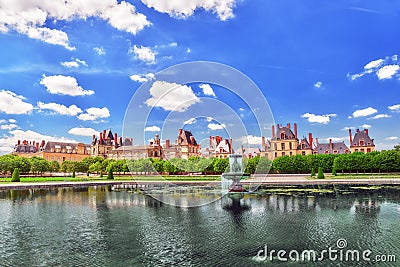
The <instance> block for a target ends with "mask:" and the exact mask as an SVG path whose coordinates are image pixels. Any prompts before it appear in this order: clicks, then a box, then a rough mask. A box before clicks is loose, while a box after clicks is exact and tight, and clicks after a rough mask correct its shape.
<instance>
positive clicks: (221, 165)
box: [213, 158, 229, 173]
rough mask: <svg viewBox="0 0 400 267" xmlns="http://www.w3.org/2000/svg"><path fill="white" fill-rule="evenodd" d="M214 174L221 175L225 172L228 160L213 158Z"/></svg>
mask: <svg viewBox="0 0 400 267" xmlns="http://www.w3.org/2000/svg"><path fill="white" fill-rule="evenodd" d="M213 166H214V172H216V173H223V172H226V171H227V169H228V167H229V159H228V158H225V159H219V158H215V159H214V162H213Z"/></svg>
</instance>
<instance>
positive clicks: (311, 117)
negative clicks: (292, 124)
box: [301, 112, 337, 124]
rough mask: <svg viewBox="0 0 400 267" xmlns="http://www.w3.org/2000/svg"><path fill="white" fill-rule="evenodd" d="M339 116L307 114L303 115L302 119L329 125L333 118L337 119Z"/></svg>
mask: <svg viewBox="0 0 400 267" xmlns="http://www.w3.org/2000/svg"><path fill="white" fill-rule="evenodd" d="M336 116H337V114H325V115H316V114H312V113H308V112H307V113H305V114H303V115H301V117H302V118H307V120H308V121H309V122H315V123H322V124H327V123H328V122H329V121H330V118H331V117H336Z"/></svg>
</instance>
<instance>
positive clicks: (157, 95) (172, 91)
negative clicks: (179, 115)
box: [145, 81, 200, 112]
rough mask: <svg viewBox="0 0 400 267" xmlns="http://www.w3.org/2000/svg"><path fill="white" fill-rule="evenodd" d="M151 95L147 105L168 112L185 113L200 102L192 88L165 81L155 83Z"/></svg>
mask: <svg viewBox="0 0 400 267" xmlns="http://www.w3.org/2000/svg"><path fill="white" fill-rule="evenodd" d="M150 95H151V98H149V99H147V100H146V102H145V104H147V105H148V106H151V107H161V108H163V109H164V110H167V111H178V112H183V111H185V110H187V109H188V108H189V107H190V106H191V105H193V104H195V103H197V102H200V99H199V98H198V97H197V96H196V95H195V94H194V93H193V91H192V88H191V87H190V86H187V85H181V84H177V83H169V82H164V81H155V82H154V83H153V85H152V86H151V88H150Z"/></svg>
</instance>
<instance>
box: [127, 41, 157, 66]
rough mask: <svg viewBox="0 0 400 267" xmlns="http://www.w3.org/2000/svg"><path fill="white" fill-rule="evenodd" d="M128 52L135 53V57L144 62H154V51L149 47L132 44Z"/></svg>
mask: <svg viewBox="0 0 400 267" xmlns="http://www.w3.org/2000/svg"><path fill="white" fill-rule="evenodd" d="M129 53H133V54H135V59H138V60H140V61H143V62H145V63H146V64H155V63H156V54H157V53H156V52H155V51H153V50H151V48H150V47H146V46H136V45H134V46H133V48H132V49H130V50H129Z"/></svg>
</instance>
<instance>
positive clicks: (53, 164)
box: [49, 160, 60, 172]
mask: <svg viewBox="0 0 400 267" xmlns="http://www.w3.org/2000/svg"><path fill="white" fill-rule="evenodd" d="M59 170H60V163H58V161H56V160H53V161H51V162H50V163H49V171H50V172H58V171H59Z"/></svg>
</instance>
